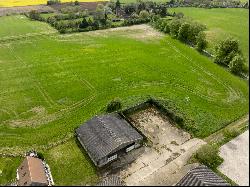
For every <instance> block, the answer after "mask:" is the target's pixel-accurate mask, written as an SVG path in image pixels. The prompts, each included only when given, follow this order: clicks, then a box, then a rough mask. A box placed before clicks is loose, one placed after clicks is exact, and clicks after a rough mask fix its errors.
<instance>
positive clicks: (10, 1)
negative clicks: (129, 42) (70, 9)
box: [0, 0, 106, 7]
mask: <svg viewBox="0 0 250 187" xmlns="http://www.w3.org/2000/svg"><path fill="white" fill-rule="evenodd" d="M71 1H75V0H61V2H71ZM78 1H79V2H96V1H106V0H78ZM46 3H47V0H0V7H13V6H27V5H41V4H46Z"/></svg>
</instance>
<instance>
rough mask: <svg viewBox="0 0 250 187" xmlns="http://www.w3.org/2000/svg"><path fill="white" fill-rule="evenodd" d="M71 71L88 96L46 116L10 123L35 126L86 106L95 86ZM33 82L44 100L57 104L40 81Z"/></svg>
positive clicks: (92, 98) (94, 95) (51, 105)
mask: <svg viewBox="0 0 250 187" xmlns="http://www.w3.org/2000/svg"><path fill="white" fill-rule="evenodd" d="M40 39H41V38H40ZM8 48H9V49H10V51H11V53H12V54H13V56H14V57H15V59H16V60H17V61H18V62H19V63H22V64H23V65H24V66H25V67H27V65H26V64H25V62H23V60H22V59H21V58H20V57H18V56H17V55H15V54H14V52H13V51H14V50H13V49H12V48H11V47H10V45H9V46H8ZM55 65H57V66H58V67H59V68H60V69H61V70H64V69H63V67H62V66H61V65H60V63H55ZM26 69H27V68H26ZM67 72H68V71H67ZM72 72H73V75H74V77H76V78H77V79H78V80H79V82H80V83H81V85H82V86H83V88H85V87H87V88H88V89H89V90H90V95H89V97H87V98H84V99H82V100H80V101H78V102H76V103H74V104H72V105H71V106H68V107H65V108H63V109H61V110H59V111H58V112H55V113H52V114H49V115H46V116H43V117H41V116H39V118H37V117H36V116H34V117H32V118H30V119H25V120H17V121H15V122H14V124H13V122H12V123H10V125H12V126H13V125H14V126H18V127H20V126H37V125H40V124H44V123H49V122H51V121H54V120H57V119H60V118H62V117H63V116H65V115H69V114H70V113H71V112H72V110H74V109H77V108H79V107H82V106H86V105H87V104H89V102H91V101H92V100H94V98H95V97H96V95H97V94H96V89H95V87H94V86H93V85H92V84H91V83H90V82H89V81H87V80H86V79H84V78H82V77H80V76H79V75H78V74H77V73H76V72H74V71H71V73H72ZM28 73H29V75H30V76H31V77H32V73H31V72H29V71H28ZM70 75H71V74H70ZM71 76H72V75H71ZM35 82H36V84H35V85H36V87H37V89H38V90H39V91H40V93H41V94H42V96H43V97H44V99H45V101H46V102H47V103H48V104H49V105H50V107H53V106H55V105H57V103H56V102H55V101H53V100H52V99H51V98H50V97H49V94H48V93H47V92H46V91H45V89H43V87H42V86H41V83H40V82H39V81H35ZM24 113H26V112H23V114H24ZM7 123H8V122H7Z"/></svg>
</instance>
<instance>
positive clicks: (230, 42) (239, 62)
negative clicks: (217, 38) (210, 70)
mask: <svg viewBox="0 0 250 187" xmlns="http://www.w3.org/2000/svg"><path fill="white" fill-rule="evenodd" d="M214 62H215V63H217V64H220V65H222V66H225V67H228V68H229V70H230V71H231V72H232V73H233V74H236V75H241V74H242V73H246V71H247V67H246V63H245V59H244V58H243V56H242V52H241V50H240V47H239V41H238V40H236V39H234V38H232V37H229V38H226V39H225V40H223V41H221V42H219V44H218V45H217V46H216V47H215V59H214Z"/></svg>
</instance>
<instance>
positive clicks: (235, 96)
mask: <svg viewBox="0 0 250 187" xmlns="http://www.w3.org/2000/svg"><path fill="white" fill-rule="evenodd" d="M166 42H167V43H168V45H169V46H170V47H171V48H172V49H174V50H175V51H176V52H177V53H179V54H180V55H181V56H183V57H184V58H185V59H187V60H188V61H189V62H190V63H192V64H193V67H197V69H199V70H200V71H202V72H203V73H205V74H207V75H208V76H210V77H211V78H212V79H214V80H215V81H217V82H218V83H219V84H220V85H221V86H223V87H224V88H225V89H226V90H227V92H228V99H227V102H230V101H234V100H236V99H238V98H240V97H241V96H242V94H241V93H237V91H235V90H234V89H233V88H232V87H231V86H228V85H226V84H225V83H223V82H222V81H221V80H220V79H219V78H218V77H216V76H215V75H214V74H212V73H211V72H209V71H207V70H205V69H204V68H203V67H202V66H200V65H198V63H195V62H194V60H192V59H191V58H189V57H187V56H186V55H184V54H183V53H181V52H180V51H179V50H178V49H177V48H176V47H175V46H174V45H173V44H172V43H171V42H170V41H168V40H166ZM196 95H198V96H200V97H205V98H206V97H209V96H204V95H201V94H197V93H196ZM230 98H231V99H230ZM232 98H233V99H232ZM210 99H211V100H213V98H210Z"/></svg>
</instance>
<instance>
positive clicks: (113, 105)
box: [106, 98, 122, 112]
mask: <svg viewBox="0 0 250 187" xmlns="http://www.w3.org/2000/svg"><path fill="white" fill-rule="evenodd" d="M121 108H122V103H121V100H120V99H119V98H116V99H114V100H112V101H111V102H110V103H109V104H108V105H107V110H106V111H107V112H114V111H117V110H119V109H121Z"/></svg>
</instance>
